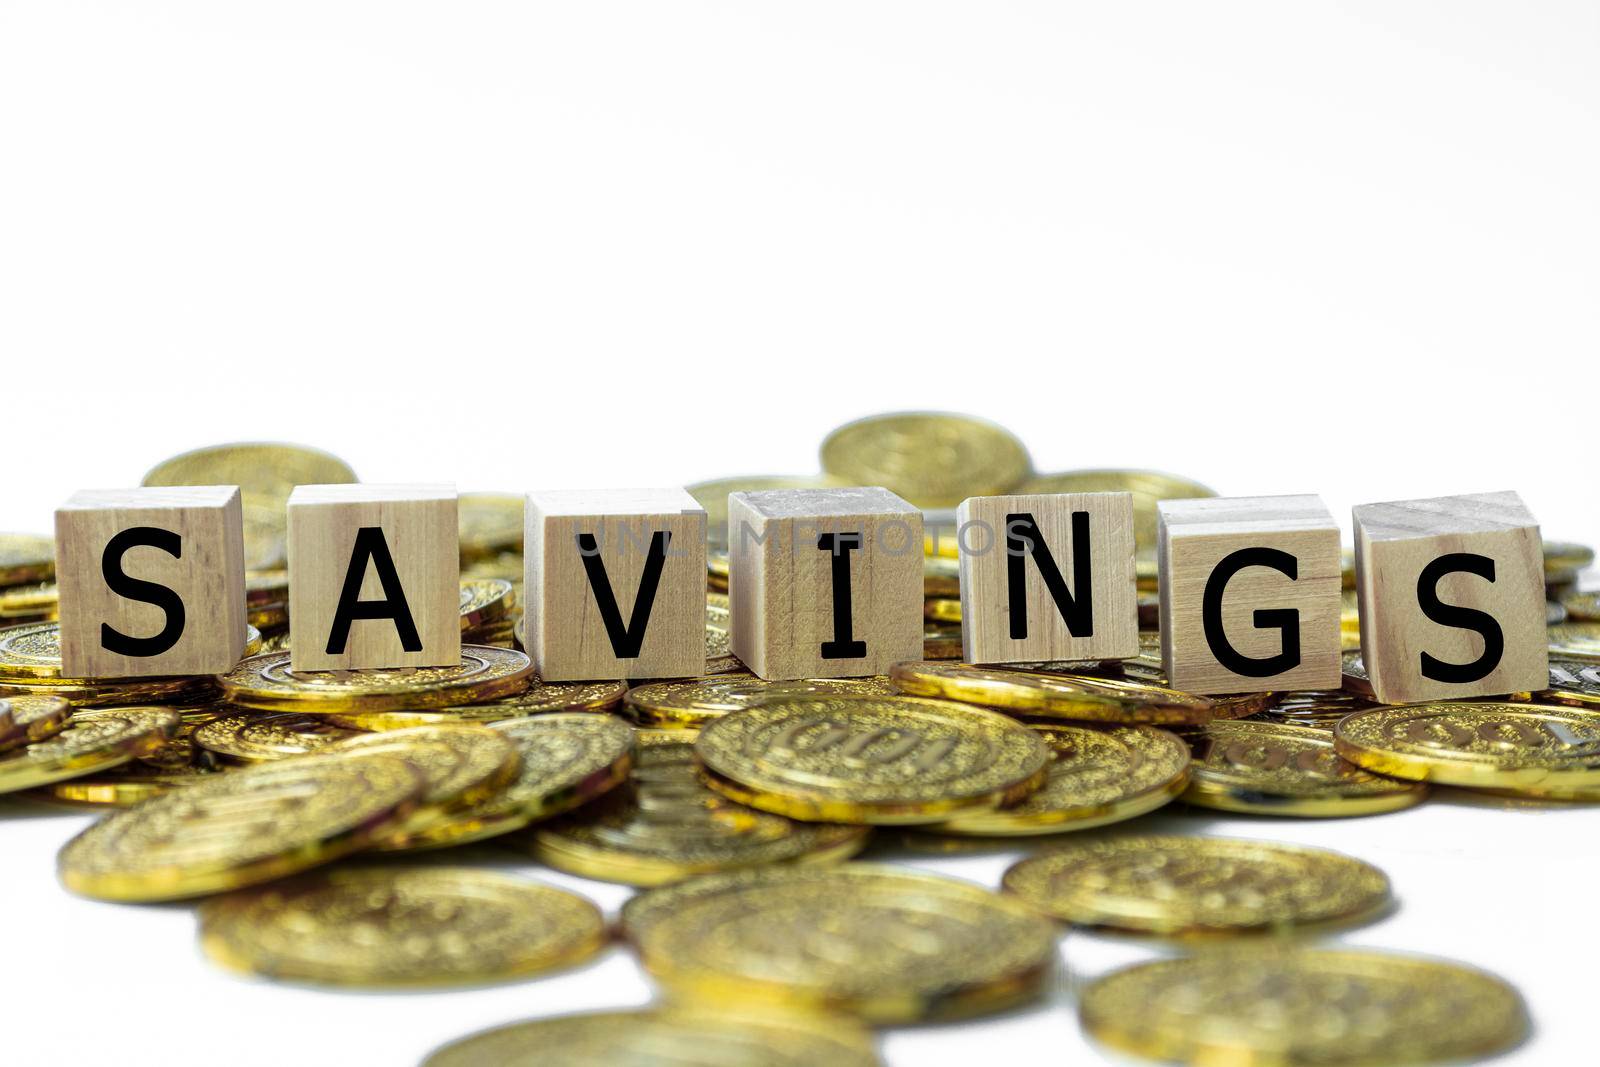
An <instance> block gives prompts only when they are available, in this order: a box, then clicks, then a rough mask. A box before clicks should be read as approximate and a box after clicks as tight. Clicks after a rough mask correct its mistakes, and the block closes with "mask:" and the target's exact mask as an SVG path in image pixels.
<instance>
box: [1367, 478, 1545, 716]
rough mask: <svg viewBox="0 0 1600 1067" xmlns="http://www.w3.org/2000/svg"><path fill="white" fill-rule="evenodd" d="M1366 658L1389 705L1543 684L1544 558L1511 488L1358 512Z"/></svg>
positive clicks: (1534, 528)
mask: <svg viewBox="0 0 1600 1067" xmlns="http://www.w3.org/2000/svg"><path fill="white" fill-rule="evenodd" d="M1355 533H1356V592H1357V596H1358V598H1359V602H1360V609H1361V659H1362V662H1363V663H1364V664H1365V665H1366V669H1367V675H1368V676H1369V677H1370V678H1371V680H1372V689H1373V692H1374V693H1375V694H1376V695H1377V698H1378V699H1379V700H1380V701H1382V702H1384V703H1385V704H1413V703H1417V702H1419V701H1425V700H1455V699H1461V698H1466V697H1475V696H1497V695H1500V694H1504V693H1516V692H1526V691H1529V690H1538V689H1543V688H1545V687H1546V686H1547V685H1548V684H1549V674H1548V673H1547V664H1548V653H1547V649H1548V646H1547V644H1546V641H1545V603H1544V597H1545V592H1544V553H1543V549H1542V546H1541V544H1540V541H1539V525H1538V523H1537V522H1536V521H1535V519H1534V517H1533V515H1532V514H1530V513H1529V511H1528V509H1527V507H1526V506H1525V505H1524V504H1523V503H1522V498H1521V497H1519V496H1517V494H1516V493H1513V492H1503V493H1481V494H1477V495H1474V496H1446V497H1435V498H1433V499H1431V500H1401V501H1395V502H1393V503H1387V504H1362V505H1360V506H1358V507H1357V508H1356V509H1355Z"/></svg>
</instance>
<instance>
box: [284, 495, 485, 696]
mask: <svg viewBox="0 0 1600 1067" xmlns="http://www.w3.org/2000/svg"><path fill="white" fill-rule="evenodd" d="M457 537H458V533H457V526H456V490H455V487H454V486H450V485H361V484H351V485H302V486H297V487H296V488H295V490H294V492H293V493H291V494H290V496H289V604H290V617H289V626H290V630H291V633H292V640H291V642H290V653H289V656H290V666H291V667H292V668H293V669H294V670H297V671H330V670H367V669H375V668H382V667H446V666H451V665H454V664H457V663H460V662H461V578H460V552H459V550H458V547H457Z"/></svg>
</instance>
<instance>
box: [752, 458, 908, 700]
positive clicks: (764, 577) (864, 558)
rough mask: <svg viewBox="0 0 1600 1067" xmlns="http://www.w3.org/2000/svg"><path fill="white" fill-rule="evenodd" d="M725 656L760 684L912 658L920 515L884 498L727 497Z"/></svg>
mask: <svg viewBox="0 0 1600 1067" xmlns="http://www.w3.org/2000/svg"><path fill="white" fill-rule="evenodd" d="M728 537H729V574H728V598H729V603H730V606H731V608H732V611H733V633H732V638H733V654H734V655H736V656H738V657H739V658H740V659H741V660H743V661H744V663H745V665H746V666H747V667H749V668H750V670H751V671H753V672H754V673H755V674H757V675H759V676H760V677H762V678H766V679H768V680H774V679H792V678H852V677H860V676H865V675H873V674H886V673H888V670H889V667H890V666H891V665H892V664H894V663H898V662H900V661H901V660H910V659H921V658H922V512H920V511H918V510H917V509H916V508H915V507H913V506H911V505H910V504H908V503H906V502H905V501H904V500H902V499H900V498H899V497H898V496H895V495H894V494H893V493H891V492H889V490H887V489H879V488H857V489H775V490H769V491H764V492H749V493H731V494H729V496H728Z"/></svg>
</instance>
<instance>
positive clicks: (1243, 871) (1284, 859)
mask: <svg viewBox="0 0 1600 1067" xmlns="http://www.w3.org/2000/svg"><path fill="white" fill-rule="evenodd" d="M1002 884H1003V885H1004V887H1005V889H1006V890H1007V891H1008V892H1010V893H1014V894H1016V895H1017V897H1018V898H1019V899H1021V900H1024V901H1027V902H1028V904H1029V905H1031V906H1032V907H1034V908H1036V909H1038V910H1039V911H1040V912H1041V913H1042V914H1045V915H1050V916H1053V917H1054V918H1057V919H1061V920H1063V921H1065V922H1069V923H1072V924H1074V925H1077V926H1090V927H1097V928H1103V929H1108V930H1120V931H1123V932H1127V933H1139V934H1156V935H1160V936H1166V937H1185V936H1204V935H1213V934H1264V933H1285V932H1289V931H1292V930H1297V929H1303V928H1308V927H1313V928H1314V927H1324V926H1327V925H1329V924H1334V923H1338V924H1347V923H1353V922H1359V921H1363V920H1366V919H1369V918H1372V917H1373V916H1374V915H1376V914H1377V913H1378V912H1380V911H1382V910H1383V909H1384V908H1385V907H1387V906H1388V904H1389V879H1388V878H1386V877H1384V875H1383V872H1382V871H1380V870H1378V869H1377V868H1376V867H1373V866H1372V865H1371V864H1368V863H1363V862H1362V861H1360V860H1358V859H1355V858H1353V857H1350V856H1346V855H1343V854H1342V853H1338V852H1329V851H1327V850H1326V849H1320V848H1306V847H1304V846H1300V845H1284V844H1278V843H1275V842H1271V841H1246V840H1243V839H1238V838H1227V837H1178V836H1176V835H1154V834H1152V835H1146V836H1127V837H1114V838H1102V839H1098V840H1085V841H1081V842H1080V841H1075V840H1072V839H1068V841H1067V843H1066V844H1064V845H1063V846H1062V847H1059V848H1056V849H1053V850H1051V851H1049V852H1044V853H1041V854H1039V855H1037V856H1033V857H1031V858H1029V859H1025V860H1023V861H1022V862H1020V863H1018V864H1016V865H1014V866H1013V867H1012V868H1011V869H1010V870H1008V871H1006V873H1005V877H1004V878H1003V879H1002Z"/></svg>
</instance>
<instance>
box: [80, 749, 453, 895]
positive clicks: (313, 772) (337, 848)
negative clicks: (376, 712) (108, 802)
mask: <svg viewBox="0 0 1600 1067" xmlns="http://www.w3.org/2000/svg"><path fill="white" fill-rule="evenodd" d="M422 790H423V782H422V776H421V775H420V774H418V773H417V771H416V770H415V769H414V768H412V767H411V765H410V764H408V763H406V762H405V761H403V760H397V759H385V758H381V757H377V756H373V757H369V758H364V759H351V758H349V757H346V756H335V755H328V754H320V755H312V756H302V757H300V758H299V759H291V760H281V761H279V762H276V763H265V764H262V765H260V766H256V767H249V768H246V769H244V770H240V771H234V772H230V773H228V774H214V775H210V776H209V777H206V778H204V779H201V780H199V781H196V782H195V783H194V784H193V785H189V786H185V787H184V788H182V789H178V790H175V791H173V792H171V793H165V794H162V795H161V796H158V797H154V798H152V799H150V800H147V801H145V802H144V803H142V804H138V805H136V806H134V807H132V808H128V809H127V810H126V811H119V812H115V813H113V814H111V815H109V816H107V817H106V818H104V819H102V820H101V821H100V822H98V823H96V824H95V825H93V826H91V827H89V828H88V829H87V830H85V831H83V833H81V834H79V835H78V836H77V837H75V838H73V839H72V840H71V841H69V842H68V843H67V845H66V847H65V848H63V849H62V850H61V855H60V857H59V859H58V861H57V871H58V873H59V874H60V876H61V881H62V884H64V885H65V886H66V887H67V888H68V889H70V890H72V891H73V892H74V893H78V894H81V895H83V896H87V897H94V898H96V899H99V900H125V901H156V900H180V899H183V898H185V897H197V896H204V895H206V894H209V893H218V892H221V891H223V890H227V889H241V888H243V887H245V886H250V885H256V884H259V883H261V882H268V881H272V880H273V879H275V878H283V877H286V876H287V875H291V874H297V873H299V872H300V871H303V870H306V869H308V868H310V867H314V866H317V865H318V864H322V863H329V862H332V861H333V860H336V859H339V858H341V857H343V856H347V855H350V854H351V853H352V852H356V851H359V850H360V849H363V848H365V847H366V846H367V845H369V844H371V843H372V842H374V841H377V840H381V839H382V838H383V837H385V836H386V835H387V834H388V833H390V832H391V831H392V830H393V829H394V828H395V827H396V826H398V825H400V824H401V823H403V822H404V820H405V819H406V817H407V816H409V815H410V814H411V812H412V811H413V810H414V809H415V808H416V804H417V800H418V798H419V797H420V796H421V795H422Z"/></svg>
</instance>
